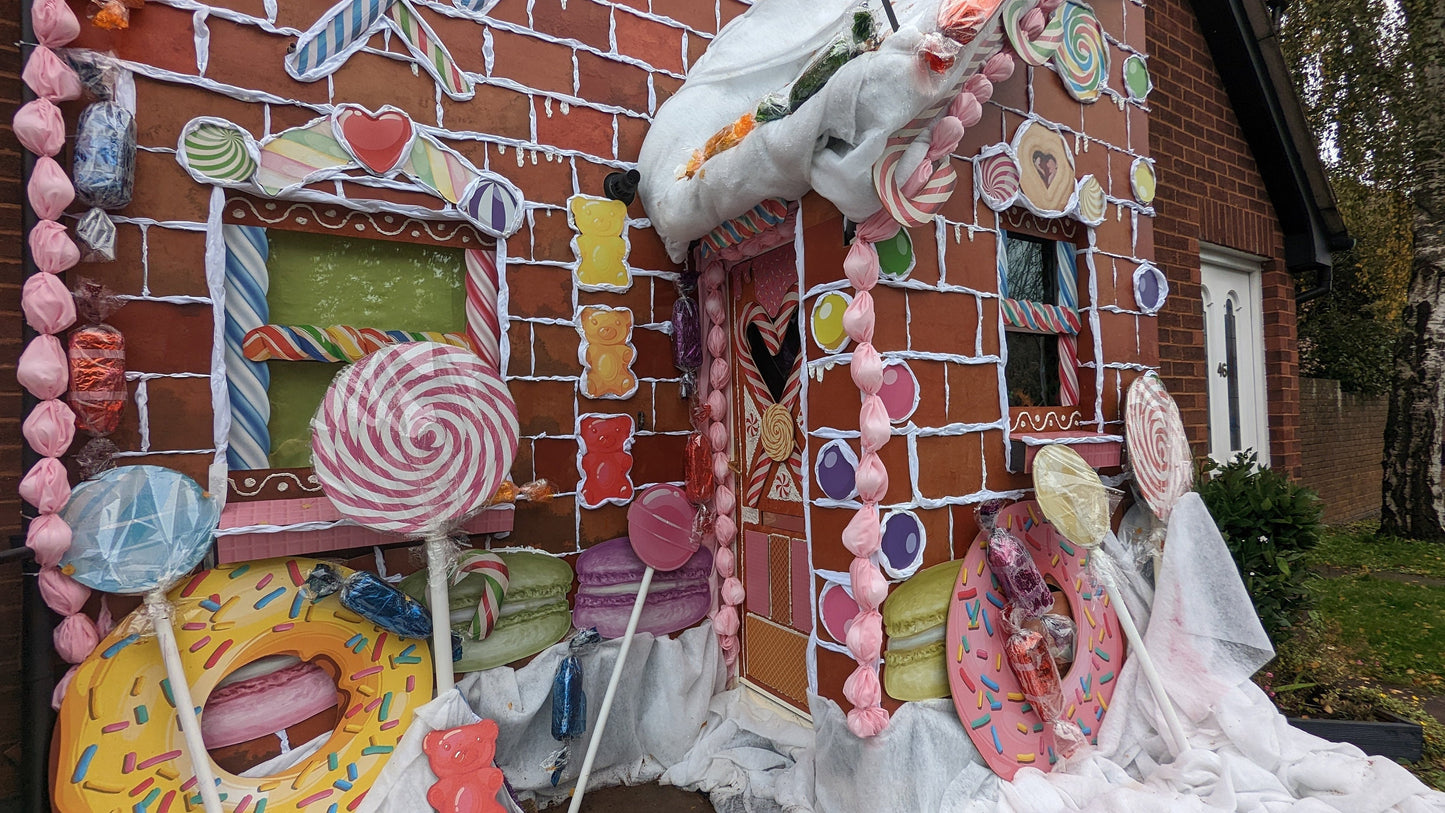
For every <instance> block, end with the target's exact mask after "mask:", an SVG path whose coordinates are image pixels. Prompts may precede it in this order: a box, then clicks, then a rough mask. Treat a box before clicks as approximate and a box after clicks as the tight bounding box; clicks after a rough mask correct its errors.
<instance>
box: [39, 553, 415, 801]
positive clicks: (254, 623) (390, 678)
mask: <svg viewBox="0 0 1445 813" xmlns="http://www.w3.org/2000/svg"><path fill="white" fill-rule="evenodd" d="M318 564H320V562H317V561H315V560H310V559H299V558H291V559H271V560H267V561H262V562H249V563H240V564H231V565H223V566H221V567H217V568H214V569H212V570H204V571H201V572H199V573H197V574H195V575H194V576H191V577H189V578H186V579H184V580H183V581H181V582H180V583H179V584H177V585H176V586H175V587H173V588H172V589H171V590H170V592H169V594H168V599H169V601H170V603H171V604H172V605H173V606H174V626H175V637H176V640H177V643H178V645H179V649H180V652H181V659H182V662H183V668H184V672H185V676H186V678H187V682H188V683H189V684H190V691H191V694H192V697H193V699H194V703H195V705H196V706H200V707H204V706H205V704H206V699H207V698H208V697H209V696H210V694H211V692H212V691H214V690H215V688H216V686H217V684H219V683H220V682H221V680H222V679H223V678H225V677H226V675H227V674H228V673H230V672H232V671H235V670H236V669H238V668H240V667H241V666H244V665H245V664H248V663H251V662H253V661H255V660H258V659H260V658H264V657H267V656H271V655H294V656H296V657H298V658H301V659H302V660H309V661H312V662H314V663H318V664H320V665H321V666H322V667H323V668H325V669H327V670H328V671H329V672H331V673H332V675H333V677H335V679H336V684H337V691H338V693H339V694H340V697H339V700H340V701H341V702H340V706H339V707H340V709H341V710H342V711H341V713H340V714H339V716H338V719H337V726H336V729H335V730H334V731H333V732H332V734H331V737H330V739H329V740H328V741H327V742H326V744H325V745H323V746H322V747H321V748H320V749H319V750H318V751H317V752H316V753H314V754H312V755H311V756H310V757H308V758H306V759H304V760H302V761H301V762H300V763H298V764H297V765H295V766H293V767H291V768H290V769H288V770H285V771H282V772H280V773H277V774H274V775H271V776H265V777H257V778H245V777H240V776H235V775H233V774H229V773H226V772H225V771H222V770H220V769H218V768H217V767H216V766H215V765H214V764H211V765H210V767H211V769H212V771H213V772H214V774H215V776H216V778H217V780H218V782H217V790H218V792H219V796H220V799H221V801H222V803H223V804H224V806H225V809H226V810H228V811H234V812H235V813H260V812H261V811H265V810H268V809H269V810H297V809H315V810H322V811H324V810H328V809H333V808H334V809H336V810H338V811H345V810H352V809H354V808H355V805H356V804H357V803H359V802H360V800H361V797H362V796H363V795H364V794H365V792H366V790H367V788H369V787H370V786H371V784H372V783H373V782H374V781H375V780H376V778H377V775H378V774H379V773H380V771H381V769H382V766H384V765H385V764H386V762H387V760H388V759H389V758H390V755H391V752H392V750H393V749H394V748H395V747H396V745H397V743H398V742H399V741H400V740H401V737H402V734H403V732H405V731H406V728H407V725H408V724H409V723H410V721H411V718H412V714H413V712H414V711H415V708H416V706H418V705H420V704H421V703H423V702H426V701H427V700H429V699H431V696H432V663H431V653H430V650H429V649H428V648H427V646H426V643H425V642H420V641H409V640H405V639H401V638H398V637H396V636H395V635H391V634H389V633H387V632H386V631H385V630H383V629H381V628H380V627H377V626H376V625H375V624H372V623H371V622H369V621H367V620H365V619H363V618H361V617H360V616H358V615H356V614H354V613H352V612H351V611H349V610H347V609H346V608H344V607H343V606H342V605H341V603H340V602H339V601H338V600H337V598H336V597H334V596H331V597H327V598H324V599H321V600H320V601H316V602H315V603H313V602H312V601H311V600H310V596H309V595H308V594H307V593H306V591H305V584H306V574H307V573H309V572H311V570H312V568H314V567H315V566H316V565H318ZM338 570H342V571H343V572H342V574H341V575H342V576H346V575H349V574H350V571H346V570H345V569H344V568H338ZM145 618H146V616H145V614H144V612H143V611H142V612H138V613H136V614H132V615H131V616H129V617H128V618H127V619H126V620H125V621H123V622H122V623H121V624H120V625H119V626H117V627H116V629H114V630H112V631H111V633H110V635H108V636H106V639H105V640H104V641H102V642H101V644H100V646H99V647H97V648H96V650H95V652H93V653H92V654H91V656H90V657H89V658H87V659H86V660H85V661H84V662H83V663H82V664H81V665H80V667H79V669H78V670H77V671H76V673H75V676H74V678H73V679H72V681H71V684H70V687H69V689H68V690H67V691H66V694H65V699H64V701H63V702H62V703H61V706H60V714H59V718H58V720H57V723H56V732H55V748H54V766H53V773H54V781H53V791H54V793H53V800H54V804H55V809H56V810H58V811H62V813H81V812H82V811H99V810H119V809H126V810H129V809H131V808H132V807H135V808H136V809H138V810H139V809H143V810H147V811H152V812H153V813H155V812H157V811H167V810H169V811H175V812H177V813H178V812H179V811H182V810H187V809H196V808H197V807H198V806H199V805H200V799H199V796H198V795H197V793H198V791H197V788H196V780H195V777H194V775H195V774H196V770H195V766H194V764H193V762H192V758H191V757H190V756H189V755H188V754H189V750H188V749H186V748H185V746H184V744H183V742H182V738H181V733H180V731H179V730H178V729H177V726H176V716H177V715H176V709H175V706H174V705H173V701H172V697H173V696H174V693H173V692H172V686H171V685H170V683H169V680H168V678H167V673H166V669H165V667H164V665H163V663H162V661H161V655H160V646H159V644H158V643H157V640H156V638H155V636H154V635H153V634H152V633H151V630H150V629H148V628H147V627H146V625H145V621H144V620H143V619H145ZM256 713H257V714H265V713H266V710H265V709H257V710H256ZM202 714H204V712H202ZM198 758H200V759H206V761H207V763H209V762H210V760H209V759H208V758H206V757H205V756H204V754H202V755H200V756H199V757H198ZM313 805H314V808H313V807H311V806H313Z"/></svg>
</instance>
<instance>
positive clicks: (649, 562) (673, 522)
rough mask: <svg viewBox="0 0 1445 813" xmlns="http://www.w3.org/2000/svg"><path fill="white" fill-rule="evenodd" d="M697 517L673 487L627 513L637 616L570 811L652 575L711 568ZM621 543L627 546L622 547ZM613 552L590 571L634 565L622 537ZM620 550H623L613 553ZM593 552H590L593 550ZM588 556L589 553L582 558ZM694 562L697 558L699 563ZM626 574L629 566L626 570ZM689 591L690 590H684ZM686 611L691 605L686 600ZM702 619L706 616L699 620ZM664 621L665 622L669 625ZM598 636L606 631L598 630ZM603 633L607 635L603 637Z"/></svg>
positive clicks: (575, 799) (579, 791) (576, 794)
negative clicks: (637, 568) (636, 573)
mask: <svg viewBox="0 0 1445 813" xmlns="http://www.w3.org/2000/svg"><path fill="white" fill-rule="evenodd" d="M696 516H697V512H696V509H694V508H693V507H692V504H691V503H689V502H688V501H687V492H685V491H683V490H682V489H681V488H678V487H677V486H673V485H659V486H653V487H652V488H649V489H647V490H646V491H644V492H642V493H640V494H638V495H637V497H636V499H634V500H633V501H632V505H631V506H630V507H629V508H628V509H627V532H628V536H629V537H630V542H631V548H632V553H633V554H635V556H636V558H637V559H638V560H639V561H640V562H641V563H642V564H644V565H646V568H645V569H644V570H643V571H642V579H641V581H640V582H639V583H638V587H637V597H636V598H635V599H634V600H633V602H632V614H631V615H630V616H629V617H628V619H627V627H626V629H625V630H624V631H623V633H622V648H621V649H620V650H618V652H617V663H616V665H615V666H613V667H612V678H611V679H610V680H608V681H607V694H605V695H604V696H603V697H602V708H601V709H599V710H598V712H597V725H596V727H595V728H593V729H592V739H591V741H590V742H588V743H587V757H586V759H584V760H582V771H581V773H580V774H578V776H577V788H576V790H575V791H573V794H572V803H571V805H569V806H568V808H567V810H568V813H577V811H579V810H581V808H582V796H583V794H584V793H586V792H587V778H588V777H589V776H590V775H591V773H592V760H594V759H596V757H597V746H598V744H599V743H601V742H602V731H603V730H604V729H605V728H606V726H607V715H608V714H609V713H611V711H612V699H613V698H614V697H615V696H616V695H617V683H618V681H619V680H620V679H621V678H622V666H623V664H625V663H626V662H627V651H628V650H629V649H631V648H632V636H633V634H634V633H636V632H637V626H638V623H639V622H640V621H641V619H642V617H643V615H644V610H645V608H646V607H647V605H649V604H653V602H652V601H651V600H650V598H651V597H650V596H649V592H650V588H651V587H652V576H653V573H654V572H656V571H659V570H661V571H663V572H664V573H670V572H671V571H675V570H678V569H681V570H682V571H683V573H682V574H680V575H683V576H686V574H687V572H689V571H690V570H692V569H693V567H694V565H703V564H704V563H703V561H702V558H701V557H702V555H703V554H706V557H705V558H706V567H707V568H711V566H712V555H711V554H710V553H708V552H707V551H705V550H699V548H698V546H699V544H700V543H701V542H702V536H701V534H699V533H696V532H695V531H694V527H695V522H694V519H695V518H696ZM618 543H622V544H621V545H619V544H618ZM609 545H610V546H612V548H611V549H608V550H603V551H599V553H598V554H597V555H596V558H597V561H596V562H593V563H590V564H589V569H591V567H592V565H595V566H596V567H597V569H598V570H602V566H603V565H613V564H622V565H626V564H629V562H626V561H621V562H619V561H618V560H620V559H622V556H621V553H620V550H619V548H620V547H626V546H627V542H626V541H625V540H622V539H614V540H612V541H611V542H604V543H603V544H602V545H599V546H598V547H599V548H607V546H609ZM613 551H618V552H613ZM588 552H589V553H590V552H591V551H588ZM583 555H584V556H585V555H586V554H583ZM694 560H698V561H697V562H694ZM577 569H578V571H579V573H580V572H582V570H583V563H582V561H581V558H580V557H579V559H578V562H577ZM622 569H623V570H625V567H624V568H622ZM701 572H702V573H703V574H704V575H703V577H702V582H703V584H704V585H706V579H707V577H706V572H707V571H706V569H703V570H702V571H701ZM684 589H686V588H684ZM671 591H672V588H671V587H669V588H668V589H667V590H664V591H659V595H658V598H659V599H660V598H663V597H664V596H666V594H667V593H669V592H671ZM701 595H702V598H701V599H700V600H699V599H691V601H696V602H697V603H698V604H699V605H700V606H701V607H702V608H703V609H702V613H703V614H704V615H705V614H706V613H707V605H708V604H710V603H711V597H710V595H709V594H708V592H707V590H706V588H704V590H703V592H702V594H701ZM682 598H683V602H684V603H683V605H682V606H683V607H684V608H685V607H686V606H687V602H688V601H689V599H688V597H687V596H683V597H682ZM578 617H585V614H584V611H583V607H582V597H581V595H580V592H579V596H578ZM699 618H701V616H699ZM663 619H666V621H665V622H664V620H663ZM676 621H677V618H675V617H673V613H672V612H663V613H661V614H660V616H659V617H658V619H657V620H656V622H655V623H656V624H657V626H658V627H659V628H662V627H667V626H672V625H673V624H674V623H675V622H676ZM598 632H602V630H601V629H600V628H599V629H598ZM603 634H604V635H605V634H606V633H603Z"/></svg>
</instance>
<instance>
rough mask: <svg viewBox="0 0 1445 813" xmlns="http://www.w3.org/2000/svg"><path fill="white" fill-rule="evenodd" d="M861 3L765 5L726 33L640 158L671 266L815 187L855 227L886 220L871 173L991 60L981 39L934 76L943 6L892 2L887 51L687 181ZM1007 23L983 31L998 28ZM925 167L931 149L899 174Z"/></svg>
mask: <svg viewBox="0 0 1445 813" xmlns="http://www.w3.org/2000/svg"><path fill="white" fill-rule="evenodd" d="M853 5H854V0H763V2H758V3H757V4H755V5H754V6H753V7H752V8H751V9H749V10H748V11H747V12H746V13H745V14H743V15H742V16H740V17H738V18H737V19H735V20H733V21H732V22H731V23H729V24H728V25H727V27H726V28H724V29H723V30H722V31H721V32H720V33H719V34H718V35H717V37H716V38H715V39H714V40H713V41H712V43H711V44H710V45H709V46H708V48H707V51H706V52H705V53H704V54H703V55H702V57H701V58H699V59H698V61H697V63H696V64H694V65H693V66H692V67H691V68H690V69H689V70H688V74H687V81H686V82H685V83H684V84H683V86H682V88H681V89H680V90H678V92H677V93H676V94H674V95H673V96H672V98H670V99H668V100H667V101H666V102H665V103H663V105H662V107H661V108H660V109H659V110H658V111H657V115H656V117H655V118H654V119H653V121H652V126H651V127H650V128H649V129H648V132H647V138H646V140H644V141H643V143H642V152H641V155H640V156H639V158H638V163H637V167H638V170H639V171H640V172H641V173H642V181H641V184H640V185H639V187H638V190H639V192H640V194H641V196H642V203H643V207H644V208H645V209H646V210H647V216H648V217H649V218H650V219H651V221H652V225H653V227H654V228H655V229H656V230H657V233H658V235H659V236H661V237H662V240H663V243H664V244H665V245H666V247H667V251H668V254H670V255H671V256H672V259H673V260H675V261H677V262H681V261H682V259H683V256H684V254H685V253H686V251H687V246H688V243H690V242H691V241H693V240H695V239H697V238H699V237H701V236H703V235H705V234H707V233H708V232H709V231H711V230H712V229H713V228H715V227H717V226H718V225H720V224H722V223H725V222H727V221H728V220H731V219H732V218H734V217H737V216H738V215H741V214H743V213H745V212H747V211H748V210H749V209H751V208H752V207H754V206H756V205H757V204H758V203H761V202H762V201H763V200H766V199H768V198H784V199H787V200H797V199H798V198H801V197H802V196H803V195H805V194H806V193H807V192H808V191H809V190H810V189H812V190H816V191H817V192H818V193H819V194H821V195H822V196H823V197H825V198H827V199H829V200H830V201H832V202H833V204H834V205H836V206H837V207H838V209H839V210H841V211H842V212H843V214H844V215H846V216H848V217H850V218H852V219H854V220H863V219H864V218H866V217H868V216H869V215H871V214H873V213H874V212H876V211H878V209H879V207H880V203H879V201H878V193H877V192H876V191H874V188H873V181H872V167H873V164H874V162H876V161H877V160H878V157H879V156H880V155H881V154H882V152H883V146H884V142H885V141H887V139H888V137H889V136H890V135H892V134H893V133H894V132H895V131H897V130H898V129H900V128H901V127H903V126H904V125H905V124H907V123H908V122H909V121H910V120H912V119H913V117H914V116H916V115H918V113H919V112H920V111H922V110H923V109H925V108H926V107H928V105H929V104H931V103H932V102H934V101H936V100H938V99H939V98H940V97H941V96H942V95H943V94H944V93H945V92H946V91H947V90H948V89H949V88H950V87H951V86H952V85H953V83H955V82H956V81H957V80H958V78H959V77H960V76H963V75H965V73H974V72H976V71H977V70H978V68H979V67H981V65H982V61H983V60H984V59H986V58H987V57H988V56H990V55H989V54H984V53H981V49H980V48H979V47H978V46H979V45H980V43H981V42H982V41H984V40H986V39H987V38H984V37H980V38H979V39H978V40H975V41H974V43H972V44H970V45H969V46H967V47H965V48H964V49H963V50H962V51H960V52H959V54H958V56H957V62H956V63H955V64H954V66H953V68H952V69H951V70H950V71H949V72H948V73H946V74H944V75H942V76H939V75H935V74H932V73H930V72H929V71H927V70H926V69H924V68H923V67H922V65H921V62H920V60H919V58H918V57H917V56H916V55H915V53H914V49H915V48H916V47H917V45H918V42H919V40H920V39H921V38H922V36H923V32H927V31H932V30H935V29H936V28H937V26H936V24H935V23H934V20H935V19H936V17H937V14H938V6H939V0H894V2H893V6H894V9H895V10H896V13H897V15H898V18H899V22H900V28H899V30H898V31H896V32H893V33H891V34H889V36H888V38H887V39H885V40H884V41H883V44H882V46H881V47H880V48H879V49H878V50H877V51H874V52H871V53H865V54H862V55H860V56H858V57H857V58H855V59H853V60H852V61H850V62H848V63H847V64H846V65H844V66H843V67H842V68H841V69H839V71H838V72H837V73H836V74H834V75H833V77H832V78H831V79H829V80H828V83H827V84H826V85H824V86H823V89H822V90H821V91H820V92H819V93H818V94H817V95H816V96H814V97H813V98H811V99H809V100H808V101H807V102H806V103H804V104H803V105H802V106H801V107H800V108H799V109H798V110H797V111H796V112H794V113H793V114H792V115H789V116H787V117H786V118H783V119H780V120H778V121H773V122H768V123H766V124H760V125H758V127H757V129H755V130H753V132H752V133H750V134H749V135H748V136H747V137H746V138H744V139H743V140H742V142H741V143H739V144H738V145H737V146H736V147H734V148H732V149H730V150H727V151H726V152H723V153H721V154H719V155H717V156H715V157H713V158H712V159H711V160H709V161H708V162H707V163H706V164H704V165H703V172H702V173H700V174H698V175H697V176H696V177H694V178H692V179H690V180H689V179H679V177H678V176H679V174H680V172H679V170H680V169H681V168H682V167H683V166H684V165H686V164H687V161H688V158H689V157H690V156H691V155H692V152H693V150H696V149H699V148H701V147H702V146H703V144H704V143H705V142H706V141H707V140H708V138H710V137H711V136H712V135H713V134H714V133H715V132H717V131H718V130H719V129H721V128H722V127H724V126H725V125H728V124H731V123H732V122H734V121H736V120H737V119H738V118H739V117H740V116H742V115H743V114H744V113H747V112H748V111H751V110H754V109H755V108H756V107H757V105H758V102H759V100H761V99H762V98H763V97H764V96H765V95H767V94H768V93H771V92H774V91H780V90H783V89H785V88H786V87H787V86H788V85H789V83H791V82H792V81H793V80H794V79H795V78H797V76H798V75H799V74H800V73H801V72H802V70H803V68H804V67H806V66H807V64H808V62H809V61H810V60H811V59H812V57H813V54H814V52H815V51H817V50H818V49H819V48H821V47H822V46H823V45H825V44H826V43H827V42H828V41H829V40H830V39H831V38H832V37H833V36H834V35H836V34H838V33H841V32H844V31H846V30H847V29H848V23H849V17H848V14H849V12H850V11H851V9H852V6H853ZM997 17H998V13H997V12H996V13H995V15H994V17H993V18H991V19H990V21H989V22H988V23H986V24H985V27H988V26H995V27H996V26H997V25H998V22H997ZM884 27H885V28H886V27H887V26H886V24H885V25H884ZM921 159H922V154H921V152H920V153H919V154H918V155H916V156H913V157H912V160H911V161H909V160H908V158H907V157H905V159H904V160H903V161H901V162H900V166H899V168H898V173H899V177H907V174H908V173H911V172H912V171H913V169H914V167H916V166H917V165H918V162H919V161H920V160H921Z"/></svg>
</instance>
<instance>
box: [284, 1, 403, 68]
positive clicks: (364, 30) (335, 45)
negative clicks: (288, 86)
mask: <svg viewBox="0 0 1445 813" xmlns="http://www.w3.org/2000/svg"><path fill="white" fill-rule="evenodd" d="M396 2H397V0H349V2H342V3H338V4H336V5H335V6H333V7H332V8H331V10H330V11H328V12H326V13H325V14H323V15H322V16H321V19H319V20H317V21H316V23H315V24H314V25H312V26H311V27H310V28H308V29H306V31H305V33H303V34H302V35H301V36H300V38H298V39H297V40H296V48H295V50H293V51H292V52H291V53H289V54H287V55H286V72H287V73H289V74H291V76H292V77H293V78H295V79H297V80H299V81H302V82H314V81H316V80H317V79H320V78H322V77H324V76H327V75H328V74H330V73H332V72H333V71H335V70H336V69H337V68H339V67H341V66H342V64H343V63H345V62H346V60H347V59H349V58H350V57H351V55H352V54H354V53H356V52H357V51H359V50H361V47H362V46H363V45H365V44H366V41H367V40H368V39H370V38H371V35H372V34H375V33H376V32H377V31H379V30H380V29H381V26H382V25H383V24H384V19H385V16H386V12H387V11H388V10H389V9H390V8H391V7H392V5H393V4H394V3H396Z"/></svg>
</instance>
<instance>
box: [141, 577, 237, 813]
mask: <svg viewBox="0 0 1445 813" xmlns="http://www.w3.org/2000/svg"><path fill="white" fill-rule="evenodd" d="M146 609H148V610H149V611H150V616H151V621H152V623H153V624H154V626H155V628H156V640H157V641H159V642H160V645H161V660H162V661H164V662H165V665H166V678H167V679H168V680H169V681H170V684H171V698H172V699H174V700H175V701H176V716H177V717H178V718H179V719H180V723H181V734H182V735H183V736H184V737H185V740H186V750H187V751H188V752H189V753H188V754H187V756H189V757H190V758H191V767H192V768H194V769H195V771H196V792H197V793H199V794H200V795H201V804H202V805H203V806H204V807H205V809H206V813H224V811H223V809H222V807H221V796H220V794H219V793H218V792H217V791H216V773H215V771H212V770H211V756H210V754H208V753H206V744H205V741H204V740H202V739H201V720H200V718H198V717H196V704H195V701H194V700H192V699H191V684H190V683H189V682H188V681H187V680H186V672H185V669H184V668H182V666H181V651H180V647H178V646H176V631H175V630H174V629H172V628H171V608H170V603H169V602H168V601H167V600H166V594H165V593H164V592H162V591H160V590H153V591H151V592H150V593H147V594H146Z"/></svg>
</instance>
